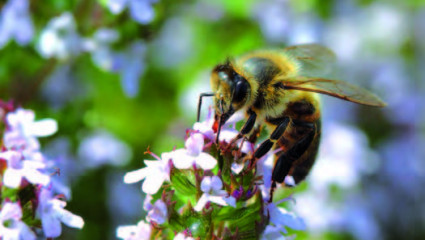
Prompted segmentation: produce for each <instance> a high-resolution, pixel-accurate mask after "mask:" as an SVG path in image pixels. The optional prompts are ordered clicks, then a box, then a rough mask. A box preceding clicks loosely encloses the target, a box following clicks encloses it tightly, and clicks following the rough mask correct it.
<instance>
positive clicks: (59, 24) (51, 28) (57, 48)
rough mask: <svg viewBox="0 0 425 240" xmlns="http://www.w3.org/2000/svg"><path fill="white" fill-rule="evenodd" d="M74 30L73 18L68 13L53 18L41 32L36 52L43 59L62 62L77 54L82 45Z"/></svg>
mask: <svg viewBox="0 0 425 240" xmlns="http://www.w3.org/2000/svg"><path fill="white" fill-rule="evenodd" d="M76 29H77V28H76V24H75V20H74V17H73V16H72V14H71V13H69V12H65V13H63V14H62V15H60V16H59V17H55V18H53V19H52V20H50V22H49V23H48V25H47V27H46V28H45V29H43V31H42V32H41V35H40V40H39V44H38V46H37V47H38V51H39V52H40V54H41V55H42V56H43V57H44V58H52V57H56V58H59V59H62V60H64V59H68V58H69V57H70V56H72V55H77V54H79V53H80V52H81V51H82V50H83V49H82V46H83V44H82V39H81V37H80V36H79V35H78V33H77V30H76Z"/></svg>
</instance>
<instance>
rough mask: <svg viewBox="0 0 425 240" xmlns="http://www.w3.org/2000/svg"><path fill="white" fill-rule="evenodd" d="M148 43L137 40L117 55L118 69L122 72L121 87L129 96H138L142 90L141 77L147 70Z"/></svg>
mask: <svg viewBox="0 0 425 240" xmlns="http://www.w3.org/2000/svg"><path fill="white" fill-rule="evenodd" d="M145 52H146V45H145V44H144V43H143V42H142V41H135V42H133V43H131V44H130V45H129V47H128V48H127V49H126V50H125V51H123V52H122V53H118V54H117V55H116V56H115V58H116V59H115V61H116V62H117V63H116V64H117V66H115V67H117V71H119V73H120V74H121V87H122V89H123V90H124V93H125V94H126V95H127V97H130V98H133V97H136V96H137V94H138V93H139V90H140V78H141V76H142V75H143V73H144V72H145V62H144V56H145Z"/></svg>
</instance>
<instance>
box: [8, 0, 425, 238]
mask: <svg viewBox="0 0 425 240" xmlns="http://www.w3.org/2000/svg"><path fill="white" fill-rule="evenodd" d="M424 6H425V1H422V0H407V1H397V0H380V1H378V0H377V1H374V0H340V1H336V0H326V1H323V0H322V1H319V0H265V1H261V0H232V1H226V0H216V1H207V0H198V1H195V0H181V1H172V0H69V1H56V0H44V1H37V0H7V1H5V0H2V1H0V98H1V99H3V100H13V101H14V102H15V103H16V104H18V105H20V106H22V107H24V108H29V109H33V110H34V111H35V112H36V114H37V115H36V116H37V119H42V118H47V117H49V118H50V117H51V118H55V119H56V120H57V121H58V124H59V131H58V133H57V134H55V135H54V136H52V137H49V138H45V139H42V144H43V149H44V152H46V153H47V154H48V156H50V157H51V158H52V159H56V160H57V164H58V166H59V167H60V169H61V175H60V176H61V177H60V178H61V179H62V181H63V183H64V184H66V185H68V186H71V189H72V194H69V198H70V199H71V200H70V202H69V205H68V208H69V209H70V210H71V211H72V212H73V213H75V214H78V215H80V216H82V217H83V218H84V220H85V222H86V225H85V227H84V229H83V230H82V231H78V230H73V229H72V230H71V229H68V228H66V229H65V230H64V233H63V234H62V236H61V237H60V239H116V237H115V229H116V227H117V226H118V225H126V224H135V223H137V222H138V220H139V219H141V217H142V216H144V214H145V213H144V212H143V207H142V206H143V198H144V196H143V194H142V192H141V191H140V184H134V185H126V184H124V183H123V182H122V177H123V175H124V173H126V172H127V171H130V170H134V169H138V168H141V167H143V159H151V157H150V156H148V155H145V154H144V152H145V150H146V149H147V147H148V146H150V149H151V150H152V151H153V152H154V153H157V154H160V153H161V152H165V151H170V150H171V149H172V148H173V147H174V146H177V147H181V146H183V144H184V143H183V137H184V135H185V129H187V128H189V127H191V126H192V124H193V123H194V122H195V119H196V104H197V100H198V96H199V93H200V92H205V91H208V90H209V89H210V88H209V73H210V71H211V69H212V67H213V66H214V65H215V64H217V63H219V62H222V61H224V60H225V58H226V57H228V56H235V55H238V54H241V53H244V52H247V51H251V50H254V49H258V48H269V47H284V46H288V45H294V44H300V43H311V42H315V43H321V44H323V45H325V46H328V47H329V48H331V49H332V50H333V51H334V52H335V53H336V55H337V56H338V59H339V61H338V67H337V69H336V74H335V76H337V77H338V78H339V79H342V80H345V81H348V82H351V83H354V84H356V85H359V86H362V87H365V88H367V89H371V90H372V91H373V92H375V93H376V94H377V95H379V96H380V97H381V98H382V99H384V100H385V101H386V102H387V103H388V106H387V107H386V108H384V109H376V108H368V107H364V106H358V105H355V104H353V103H348V102H344V101H341V100H337V99H332V98H330V97H323V110H322V111H323V133H322V136H323V137H322V144H321V149H320V154H319V156H318V160H317V162H316V163H317V164H316V165H315V166H314V168H313V171H312V172H311V174H310V176H309V178H308V180H307V181H306V182H305V183H303V184H302V185H301V186H300V187H299V191H298V192H297V193H296V194H295V199H296V204H295V206H294V208H295V211H296V212H297V213H298V214H299V215H300V216H301V217H303V218H304V219H305V221H306V223H307V226H308V230H307V231H306V232H305V233H303V234H299V235H298V237H297V239H425V228H424V226H425V204H424V202H425V188H424V186H425V148H424V146H425V133H424V128H425V124H424V123H425V121H424V120H425V113H424V111H423V110H424V109H425V108H424V105H425V86H424V85H425V82H424V81H423V79H424V78H425V65H424V63H425V40H424V39H425V8H424ZM204 109H206V108H204Z"/></svg>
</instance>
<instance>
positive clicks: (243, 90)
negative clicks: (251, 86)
mask: <svg viewBox="0 0 425 240" xmlns="http://www.w3.org/2000/svg"><path fill="white" fill-rule="evenodd" d="M247 93H248V83H247V82H246V81H245V80H244V79H241V80H238V81H237V82H236V83H235V87H234V91H233V98H232V101H233V102H241V101H242V100H243V99H244V98H245V96H246V95H247Z"/></svg>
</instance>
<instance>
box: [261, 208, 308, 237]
mask: <svg viewBox="0 0 425 240" xmlns="http://www.w3.org/2000/svg"><path fill="white" fill-rule="evenodd" d="M266 211H268V214H270V223H272V224H273V225H274V226H276V227H279V228H280V229H281V231H282V232H283V233H287V231H286V229H285V227H289V228H292V229H294V230H305V228H306V225H305V222H304V220H303V219H302V218H300V217H297V216H296V215H295V214H294V213H292V212H288V211H287V210H286V209H284V208H282V207H278V206H277V205H276V204H274V203H270V204H268V205H267V210H266Z"/></svg>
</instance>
